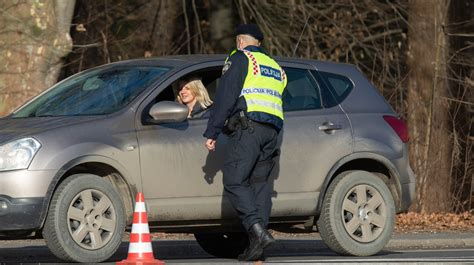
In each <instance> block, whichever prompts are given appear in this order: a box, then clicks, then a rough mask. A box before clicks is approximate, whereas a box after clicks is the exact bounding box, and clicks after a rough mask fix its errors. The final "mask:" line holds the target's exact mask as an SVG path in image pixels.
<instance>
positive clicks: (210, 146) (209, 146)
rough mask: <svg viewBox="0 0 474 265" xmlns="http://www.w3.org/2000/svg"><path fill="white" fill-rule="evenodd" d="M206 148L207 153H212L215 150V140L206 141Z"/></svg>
mask: <svg viewBox="0 0 474 265" xmlns="http://www.w3.org/2000/svg"><path fill="white" fill-rule="evenodd" d="M205 145H206V147H207V149H208V150H209V151H214V150H215V149H216V140H214V139H207V141H206V144H205Z"/></svg>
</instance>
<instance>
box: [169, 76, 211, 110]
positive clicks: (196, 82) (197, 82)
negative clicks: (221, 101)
mask: <svg viewBox="0 0 474 265" xmlns="http://www.w3.org/2000/svg"><path fill="white" fill-rule="evenodd" d="M179 82H186V86H188V87H189V90H190V91H191V93H193V94H194V96H195V97H196V102H198V103H199V105H201V107H202V108H203V109H207V108H208V107H209V106H211V105H212V103H213V102H212V100H211V98H210V97H209V94H208V93H207V89H206V87H205V86H204V84H203V83H202V81H201V79H200V78H198V77H192V78H188V79H181V80H179ZM178 84H179V83H178ZM178 89H181V87H180V88H178ZM178 92H179V90H178ZM176 100H177V101H178V102H179V103H181V104H184V103H183V101H182V100H181V97H180V96H179V93H178V95H177V96H176Z"/></svg>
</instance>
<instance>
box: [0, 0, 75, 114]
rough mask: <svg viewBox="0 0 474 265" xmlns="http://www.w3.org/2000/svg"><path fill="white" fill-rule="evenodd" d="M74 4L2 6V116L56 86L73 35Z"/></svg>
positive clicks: (42, 1) (8, 0)
mask: <svg viewBox="0 0 474 265" xmlns="http://www.w3.org/2000/svg"><path fill="white" fill-rule="evenodd" d="M74 5H75V1H74V0H68V1H63V0H55V1H47V0H36V1H14V0H5V1H1V2H0V47H1V53H0V60H1V62H2V63H1V65H0V116H3V115H5V114H8V113H9V112H11V111H12V110H13V109H14V108H16V107H18V106H19V105H20V104H22V103H24V102H25V101H26V100H27V99H29V98H31V97H32V96H34V95H36V94H38V93H40V92H41V91H43V90H44V89H45V88H47V87H49V86H51V85H53V84H54V83H55V82H56V80H57V78H58V75H59V71H60V69H61V66H62V58H63V57H64V56H66V55H67V54H68V53H69V52H70V51H71V48H72V40H71V37H70V35H69V27H70V25H71V19H72V14H73V11H74Z"/></svg>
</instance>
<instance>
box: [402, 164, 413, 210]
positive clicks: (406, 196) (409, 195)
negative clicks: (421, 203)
mask: <svg viewBox="0 0 474 265" xmlns="http://www.w3.org/2000/svg"><path fill="white" fill-rule="evenodd" d="M407 175H408V178H409V180H410V182H407V183H402V184H401V188H402V190H401V192H402V194H401V197H400V210H401V212H407V211H408V208H409V207H410V205H411V203H412V202H413V200H414V199H415V173H414V172H413V170H412V169H411V167H410V166H408V168H407Z"/></svg>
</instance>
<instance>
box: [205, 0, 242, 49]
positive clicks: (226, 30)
mask: <svg viewBox="0 0 474 265" xmlns="http://www.w3.org/2000/svg"><path fill="white" fill-rule="evenodd" d="M234 10H235V7H234V6H233V4H232V2H230V1H218V0H214V1H211V12H210V16H209V23H210V25H211V27H210V41H211V46H212V47H213V48H214V49H215V51H216V52H217V53H229V52H230V51H231V50H232V49H233V48H235V27H236V21H234V17H235V14H234V12H235V11H234Z"/></svg>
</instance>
